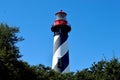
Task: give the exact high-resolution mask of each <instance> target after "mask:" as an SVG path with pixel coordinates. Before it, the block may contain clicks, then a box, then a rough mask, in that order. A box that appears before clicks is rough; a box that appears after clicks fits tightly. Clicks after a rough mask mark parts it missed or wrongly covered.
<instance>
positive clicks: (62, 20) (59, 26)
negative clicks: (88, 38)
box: [51, 10, 71, 32]
mask: <svg viewBox="0 0 120 80" xmlns="http://www.w3.org/2000/svg"><path fill="white" fill-rule="evenodd" d="M55 15H56V19H55V21H54V24H53V25H52V27H51V30H52V31H53V32H59V31H61V30H62V31H64V32H69V31H70V30H71V27H70V25H68V22H67V20H66V15H67V14H66V13H65V12H63V11H62V10H60V11H59V12H57V13H56V14H55Z"/></svg>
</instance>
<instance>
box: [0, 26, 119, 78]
mask: <svg viewBox="0 0 120 80" xmlns="http://www.w3.org/2000/svg"><path fill="white" fill-rule="evenodd" d="M18 32H19V28H17V27H9V26H8V25H6V24H0V80H119V79H120V62H119V60H118V59H117V58H113V59H111V60H110V61H108V60H101V61H99V62H97V63H95V62H94V63H93V64H92V66H91V67H90V68H86V69H83V70H82V71H77V72H70V73H64V74H61V73H58V72H55V71H53V70H52V69H51V68H50V67H46V66H44V65H42V64H39V65H32V66H31V65H29V64H28V63H27V62H25V61H23V60H20V59H18V58H20V57H21V54H20V51H19V48H18V47H17V46H16V43H18V42H20V41H22V40H23V38H22V37H18V36H17V33H18Z"/></svg>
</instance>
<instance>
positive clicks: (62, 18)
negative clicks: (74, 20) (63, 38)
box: [54, 10, 67, 26]
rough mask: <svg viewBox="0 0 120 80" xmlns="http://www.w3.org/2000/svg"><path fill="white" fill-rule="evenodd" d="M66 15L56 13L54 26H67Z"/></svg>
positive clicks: (61, 12)
mask: <svg viewBox="0 0 120 80" xmlns="http://www.w3.org/2000/svg"><path fill="white" fill-rule="evenodd" d="M66 15H67V14H66V13H65V12H63V11H62V10H60V12H57V13H56V20H55V22H54V26H56V25H67V21H66Z"/></svg>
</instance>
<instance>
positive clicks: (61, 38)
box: [54, 34, 68, 53]
mask: <svg viewBox="0 0 120 80" xmlns="http://www.w3.org/2000/svg"><path fill="white" fill-rule="evenodd" d="M59 35H60V36H59V37H58V39H57V40H56V42H55V44H54V53H55V51H56V50H57V49H58V48H59V47H60V45H62V44H63V43H64V42H65V41H66V40H67V38H68V35H67V34H59Z"/></svg>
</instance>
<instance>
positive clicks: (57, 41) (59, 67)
mask: <svg viewBox="0 0 120 80" xmlns="http://www.w3.org/2000/svg"><path fill="white" fill-rule="evenodd" d="M55 15H56V20H55V22H54V24H53V25H52V27H51V31H52V32H54V50H53V60H52V69H53V70H55V71H56V72H61V73H68V72H69V71H70V69H69V50H68V32H70V31H71V27H70V25H68V22H67V20H66V15H67V14H66V13H65V12H63V11H62V10H60V12H57V13H56V14H55Z"/></svg>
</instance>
